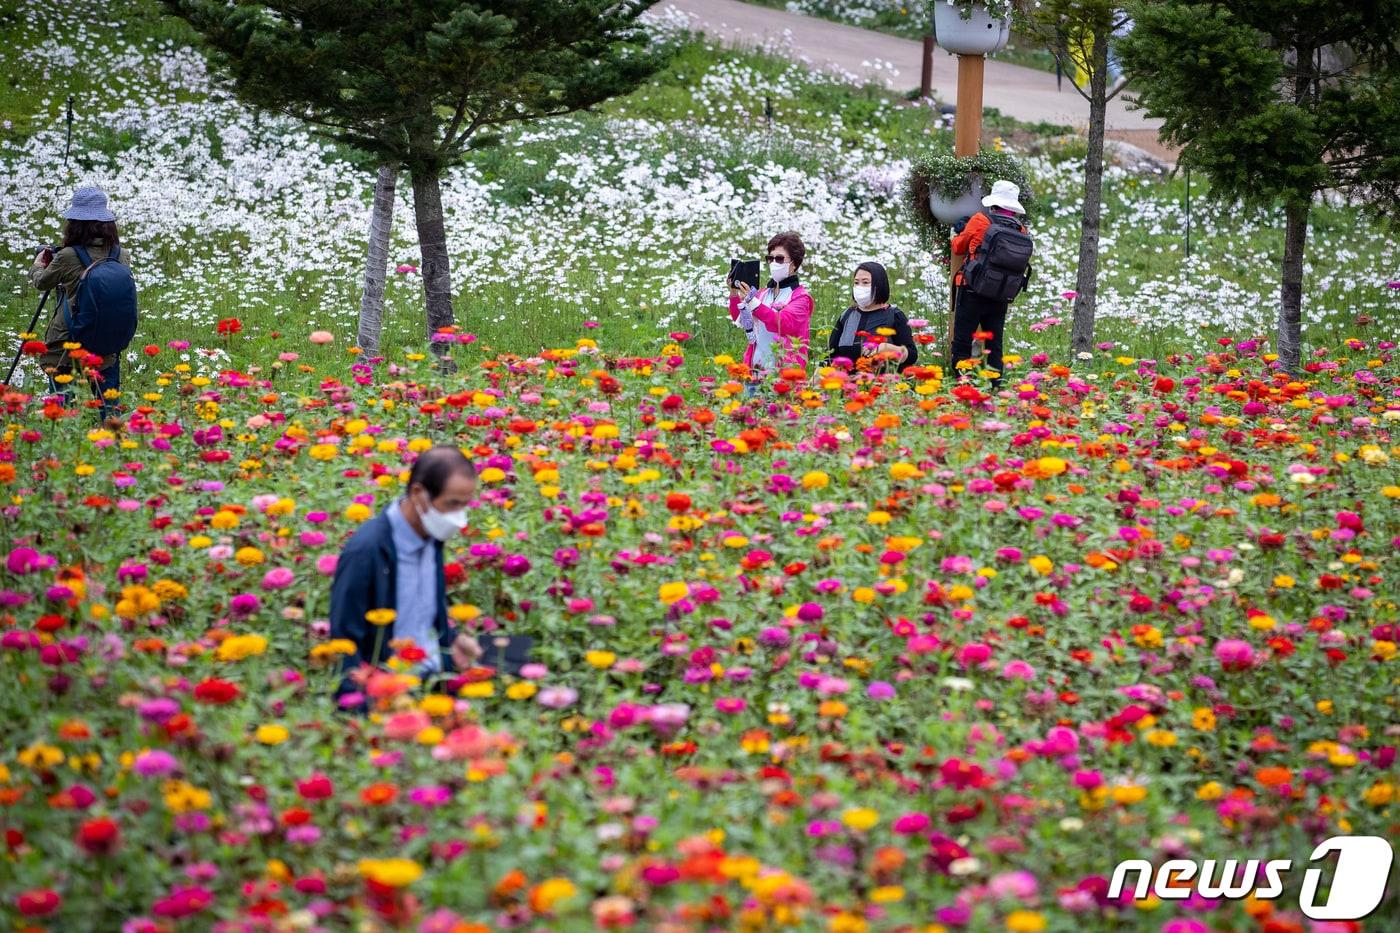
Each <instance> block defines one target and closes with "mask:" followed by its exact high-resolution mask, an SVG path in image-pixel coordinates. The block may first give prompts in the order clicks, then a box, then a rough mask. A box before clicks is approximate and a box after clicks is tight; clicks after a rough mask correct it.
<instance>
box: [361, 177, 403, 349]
mask: <svg viewBox="0 0 1400 933" xmlns="http://www.w3.org/2000/svg"><path fill="white" fill-rule="evenodd" d="M398 174H399V169H398V166H397V165H393V164H391V163H388V162H386V163H384V164H383V165H381V166H379V176H378V177H377V178H376V179H375V181H374V210H373V212H372V213H371V214H370V218H369V254H368V255H367V256H366V257H365V290H364V292H363V293H362V294H361V295H360V333H359V344H360V349H362V350H364V351H365V353H366V354H368V355H369V356H375V355H377V354H378V353H379V332H380V329H381V328H382V326H383V323H384V277H385V275H386V274H387V270H388V266H389V234H390V232H391V228H392V226H393V221H394V188H395V186H396V185H397V184H398Z"/></svg>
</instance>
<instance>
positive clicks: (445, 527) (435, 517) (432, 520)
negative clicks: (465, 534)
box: [418, 500, 467, 541]
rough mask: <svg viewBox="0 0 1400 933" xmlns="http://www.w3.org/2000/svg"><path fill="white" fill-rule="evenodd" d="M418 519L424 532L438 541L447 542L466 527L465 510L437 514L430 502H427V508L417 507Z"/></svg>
mask: <svg viewBox="0 0 1400 933" xmlns="http://www.w3.org/2000/svg"><path fill="white" fill-rule="evenodd" d="M418 519H419V521H421V522H422V523H423V530H424V531H426V532H427V533H428V534H430V535H432V536H433V537H434V538H436V539H437V540H439V541H447V540H449V539H450V538H451V537H452V536H453V535H455V534H456V533H457V532H459V531H461V530H462V529H463V528H465V527H467V510H466V509H458V510H457V511H455V512H439V511H438V510H437V509H435V508H433V505H432V501H431V500H429V502H428V505H427V506H419V507H418Z"/></svg>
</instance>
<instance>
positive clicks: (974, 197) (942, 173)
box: [904, 150, 1037, 259]
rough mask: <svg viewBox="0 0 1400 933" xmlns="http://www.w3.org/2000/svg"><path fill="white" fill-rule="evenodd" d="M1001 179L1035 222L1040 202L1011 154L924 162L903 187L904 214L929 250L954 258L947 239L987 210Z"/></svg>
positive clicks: (936, 156) (933, 157)
mask: <svg viewBox="0 0 1400 933" xmlns="http://www.w3.org/2000/svg"><path fill="white" fill-rule="evenodd" d="M998 179H1004V180H1006V181H1010V182H1014V183H1015V184H1016V185H1018V186H1019V187H1020V189H1021V204H1022V205H1023V206H1024V207H1025V209H1026V217H1027V218H1028V219H1034V217H1035V213H1036V206H1037V205H1036V198H1035V193H1034V191H1033V190H1032V185H1031V180H1030V178H1029V177H1028V176H1027V175H1026V169H1025V166H1024V165H1022V164H1021V160H1020V159H1017V158H1016V157H1015V156H1013V155H1011V154H1010V153H1007V152H997V151H995V150H992V151H988V152H979V153H978V154H977V155H975V156H955V155H953V154H951V153H947V152H940V153H933V154H930V155H924V156H919V157H918V158H916V159H915V160H914V162H913V164H912V165H911V166H910V168H909V177H908V178H907V179H906V180H905V183H904V197H905V208H906V209H907V210H908V211H909V214H910V216H911V218H912V219H913V221H914V226H915V227H916V228H917V229H918V231H919V236H920V239H921V241H922V242H923V245H924V246H925V248H929V249H934V250H937V251H938V252H939V253H940V254H941V255H942V256H943V257H944V258H945V259H946V258H947V257H948V255H949V245H948V238H949V236H950V235H951V234H952V227H953V224H954V223H956V222H957V221H958V220H961V219H962V218H964V217H968V216H971V215H972V214H974V213H976V212H977V211H980V210H982V198H983V197H985V196H986V193H987V192H988V191H990V190H991V189H992V182H994V181H997V180H998Z"/></svg>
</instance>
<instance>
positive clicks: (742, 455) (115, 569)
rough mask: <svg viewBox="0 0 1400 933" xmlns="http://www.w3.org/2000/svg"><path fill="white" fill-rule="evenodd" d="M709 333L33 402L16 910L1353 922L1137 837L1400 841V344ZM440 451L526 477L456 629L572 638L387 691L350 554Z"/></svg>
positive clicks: (15, 680) (626, 921)
mask: <svg viewBox="0 0 1400 933" xmlns="http://www.w3.org/2000/svg"><path fill="white" fill-rule="evenodd" d="M686 337H687V335H685V334H680V333H677V334H673V335H672V338H671V342H670V343H669V344H668V345H665V346H661V345H657V346H656V347H655V348H654V349H653V350H652V351H651V352H649V353H647V354H646V355H641V356H637V355H630V356H629V355H620V354H616V353H613V352H611V351H610V350H609V348H607V347H606V346H601V347H600V346H598V345H597V344H596V343H595V342H594V341H593V340H591V339H589V338H587V337H580V338H579V339H578V341H577V343H576V345H575V346H573V347H567V348H562V349H557V350H552V351H548V352H544V353H541V354H539V355H537V356H533V357H515V356H501V357H494V358H488V357H485V356H484V355H480V354H478V355H476V356H472V355H471V354H472V352H473V351H474V350H476V348H475V347H471V346H469V347H466V348H464V349H463V350H459V351H458V356H459V361H460V362H461V363H462V365H463V369H462V372H461V373H460V374H459V375H458V376H455V377H453V379H452V381H451V382H450V384H445V383H444V380H443V379H442V377H440V376H437V375H435V373H434V371H433V370H432V369H431V368H430V362H429V361H428V360H424V359H423V358H422V356H421V355H419V354H414V355H412V356H413V357H416V358H409V359H406V360H405V361H403V362H402V363H393V362H388V361H384V360H366V359H363V358H362V357H356V356H354V355H353V354H349V355H340V354H343V353H344V351H343V349H342V350H341V351H339V354H337V353H336V352H335V350H334V346H333V345H323V346H321V347H315V348H314V349H313V350H312V351H310V352H308V353H307V355H306V356H304V357H302V358H301V359H299V360H297V361H296V362H295V363H288V362H285V361H280V360H272V361H262V362H261V363H260V364H258V363H254V364H250V365H247V366H245V367H243V368H242V369H227V370H223V371H221V372H217V373H215V374H212V375H209V376H205V375H200V374H198V373H196V372H194V371H192V370H191V368H190V367H189V366H188V365H187V364H183V363H175V364H172V365H170V366H169V367H168V369H167V370H165V371H164V373H163V374H162V375H161V376H160V377H159V378H158V379H157V380H156V383H155V384H154V385H153V386H152V387H151V389H152V391H150V392H149V393H146V394H145V395H144V396H143V398H142V399H138V400H136V401H135V402H134V407H133V410H132V411H131V413H130V415H129V417H128V418H127V420H126V421H125V423H124V427H123V430H122V431H121V432H120V433H117V434H114V433H112V432H111V431H109V430H106V429H95V428H94V427H93V422H92V419H91V417H90V415H89V413H88V412H87V411H85V410H83V409H82V408H80V407H75V408H72V409H68V410H64V409H62V408H60V407H59V406H58V405H57V404H55V403H53V402H45V401H43V400H42V398H41V397H36V396H30V395H26V394H23V393H20V392H18V391H12V392H10V393H9V394H7V395H6V396H5V397H4V399H3V403H4V405H5V431H4V434H3V447H0V459H3V461H4V462H3V463H0V481H3V482H4V485H5V492H6V503H5V507H4V523H5V538H6V541H7V545H6V553H5V556H4V566H3V571H0V574H3V576H2V577H0V605H2V606H3V609H2V610H0V613H2V614H0V631H2V632H3V634H2V635H0V685H3V689H0V706H2V707H3V712H4V715H5V717H6V719H7V721H8V722H9V723H10V726H9V730H8V733H7V742H6V750H5V752H4V755H3V758H0V761H3V765H0V824H3V827H4V830H5V851H4V857H3V861H2V862H0V865H3V869H4V876H5V878H6V879H7V880H6V881H5V884H4V889H5V901H4V903H3V906H2V907H0V910H3V911H4V913H5V914H6V915H7V917H8V918H9V919H10V921H11V922H12V923H14V924H16V925H18V926H19V927H23V928H29V929H52V930H71V929H117V928H123V929H126V930H139V931H147V930H152V931H153V930H194V929H219V930H260V929H327V930H329V929H345V928H352V927H357V928H369V929H383V928H407V929H418V930H431V931H445V930H454V931H460V930H486V929H512V928H520V929H531V930H534V929H542V930H585V929H595V928H602V929H621V928H635V929H653V930H677V931H678V930H711V929H747V930H760V929H779V928H794V929H830V930H843V931H853V930H867V929H869V930H949V931H953V930H1002V929H1005V930H1010V931H1013V933H1025V931H1037V930H1072V929H1096V930H1097V929H1104V930H1164V931H1171V933H1187V931H1207V930H1239V931H1246V930H1250V931H1252V930H1268V931H1274V933H1281V931H1287V930H1308V929H1311V930H1313V931H1320V930H1326V931H1329V933H1332V931H1334V930H1340V929H1343V928H1345V929H1349V930H1350V929H1356V928H1357V926H1356V925H1355V924H1352V925H1338V924H1331V925H1329V924H1325V923H1323V924H1313V925H1311V926H1309V925H1308V924H1307V922H1306V921H1305V920H1304V919H1303V918H1302V917H1301V915H1300V914H1299V913H1298V912H1297V909H1296V905H1297V894H1296V885H1293V886H1291V887H1290V889H1289V892H1288V893H1286V894H1285V895H1284V896H1283V897H1281V898H1279V899H1278V900H1276V901H1263V900H1244V901H1225V900H1213V901H1212V900H1206V899H1203V898H1201V897H1200V896H1199V895H1192V896H1191V897H1190V898H1189V899H1187V900H1178V901H1171V902H1168V901H1164V900H1161V899H1158V898H1156V897H1155V896H1149V897H1148V898H1147V899H1145V900H1141V901H1137V902H1133V901H1132V900H1131V897H1130V895H1124V896H1123V897H1121V898H1118V899H1110V898H1108V897H1107V887H1108V877H1109V875H1110V873H1111V872H1112V869H1113V866H1114V865H1115V864H1116V863H1117V862H1118V861H1119V860H1121V859H1125V858H1137V857H1142V858H1148V859H1150V860H1153V861H1154V862H1159V861H1161V860H1163V859H1166V858H1168V857H1185V858H1195V859H1203V858H1221V859H1223V858H1237V859H1240V860H1243V859H1246V858H1260V859H1270V858H1288V859H1293V860H1294V862H1295V864H1299V865H1301V864H1305V863H1306V861H1307V859H1308V856H1309V853H1310V851H1311V849H1312V847H1313V845H1314V844H1315V843H1316V842H1317V841H1319V840H1321V839H1323V838H1326V837H1328V836H1331V835H1335V834H1338V833H1352V834H1369V835H1380V836H1390V837H1393V836H1394V835H1395V832H1396V824H1397V803H1396V788H1395V783H1396V765H1395V754H1396V744H1397V736H1398V735H1400V730H1397V727H1396V726H1395V725H1394V723H1395V722H1396V715H1395V713H1396V709H1395V702H1396V701H1395V694H1396V691H1395V681H1396V668H1395V664H1396V663H1397V662H1396V660H1395V654H1396V643H1397V635H1398V634H1400V633H1397V609H1396V602H1395V588H1394V583H1393V579H1392V578H1393V576H1394V559H1393V552H1394V550H1395V548H1396V547H1397V546H1400V523H1397V521H1396V500H1397V499H1398V498H1400V466H1397V464H1398V463H1400V460H1398V459H1397V458H1398V457H1400V450H1397V447H1396V444H1395V435H1394V431H1395V428H1396V425H1397V423H1400V370H1398V369H1397V361H1396V359H1395V356H1394V346H1393V344H1392V343H1390V342H1381V343H1378V344H1375V345H1367V344H1363V343H1362V342H1360V341H1358V340H1353V341H1350V342H1348V343H1344V344H1342V345H1340V346H1339V347H1337V348H1336V350H1335V351H1334V352H1332V353H1329V354H1327V355H1326V357H1325V358H1323V359H1318V360H1315V361H1314V362H1313V363H1312V364H1310V367H1309V368H1310V370H1311V372H1310V373H1309V374H1308V377H1307V378H1306V380H1304V381H1292V380H1290V379H1289V378H1288V377H1287V376H1285V375H1282V374H1279V373H1277V372H1276V371H1274V370H1273V369H1272V368H1271V367H1270V366H1269V365H1268V363H1267V360H1266V357H1265V356H1263V355H1262V354H1261V351H1260V348H1259V347H1258V346H1257V345H1256V344H1255V343H1253V342H1249V341H1246V342H1241V343H1232V342H1230V341H1222V343H1225V344H1229V345H1226V346H1220V347H1218V348H1217V350H1216V351H1215V352H1213V353H1209V354H1202V355H1200V356H1195V357H1191V356H1186V357H1182V358H1180V359H1178V360H1177V361H1176V363H1175V365H1173V366H1172V367H1171V369H1170V370H1168V369H1166V368H1159V367H1158V366H1156V365H1154V364H1153V363H1152V362H1150V361H1145V360H1132V359H1129V358H1116V359H1115V358H1112V357H1108V356H1107V355H1104V356H1103V357H1102V358H1100V359H1097V360H1095V361H1094V362H1093V363H1092V364H1082V365H1079V366H1077V367H1076V368H1075V369H1074V370H1073V371H1071V370H1069V369H1068V368H1066V367H1064V366H1061V365H1057V364H1055V363H1053V362H1051V361H1049V360H1046V359H1042V358H1037V359H1035V360H1032V361H1030V365H1029V366H1028V367H1023V368H1022V371H1020V372H1019V373H1018V374H1017V375H1016V378H1015V379H1014V380H1013V381H1012V382H1011V383H1010V389H1011V391H1008V392H1004V393H1002V394H1000V395H989V394H987V393H986V392H984V391H982V390H981V389H979V388H976V387H975V385H968V384H952V383H949V382H944V381H943V380H941V379H940V378H939V377H940V371H939V369H938V368H937V367H932V366H930V367H926V368H916V369H914V370H911V371H910V372H909V373H907V374H906V376H905V378H904V379H903V380H902V381H896V377H893V376H885V377H876V376H872V375H870V374H867V373H852V374H840V373H836V372H832V371H826V372H825V373H824V374H822V375H819V376H818V377H817V378H815V379H813V380H811V381H809V382H801V381H798V380H797V379H796V378H795V377H796V376H797V375H798V374H796V373H789V374H787V376H786V378H784V379H783V380H781V381H779V382H778V383H777V384H776V386H775V387H774V388H773V391H772V392H771V393H770V394H768V395H767V396H760V397H758V398H757V399H753V400H746V399H745V398H744V396H743V392H742V391H741V384H740V381H739V380H738V379H737V378H736V377H735V370H734V368H733V364H732V361H730V360H728V359H727V358H724V357H721V358H718V359H715V358H711V357H708V356H705V355H701V354H693V353H687V350H686V339H685V338H686ZM152 351H154V352H153V357H152V363H153V364H154V365H156V366H157V367H159V365H160V363H161V360H162V358H163V356H164V355H165V354H166V353H167V352H169V351H168V350H167V349H166V348H160V347H153V348H152ZM317 353H319V354H322V355H321V356H319V357H317V356H315V354H317ZM313 362H314V364H313ZM1169 373H1170V374H1169ZM430 441H448V442H452V443H457V444H460V445H462V446H463V447H464V448H465V449H466V450H467V451H469V452H470V453H471V455H472V456H473V457H474V459H475V460H476V462H477V464H478V466H479V468H480V470H481V487H480V501H479V503H478V504H477V505H476V506H475V507H474V508H473V510H472V521H471V524H470V526H469V528H468V529H467V531H466V532H465V533H464V534H463V535H462V536H461V537H460V539H458V540H456V541H454V542H452V543H451V544H450V545H449V550H448V556H449V559H450V561H451V563H450V565H449V567H448V580H449V590H450V592H449V594H448V595H449V602H450V604H451V606H452V609H451V615H452V617H453V619H454V620H455V622H456V624H457V625H459V626H461V627H464V628H465V629H467V630H470V631H476V632H481V633H490V632H502V631H503V632H508V633H515V634H531V635H533V636H535V639H536V651H535V654H534V657H533V658H532V663H531V664H529V665H528V666H527V667H526V668H525V669H524V670H523V671H522V672H521V675H522V676H520V677H518V678H510V677H506V676H494V675H493V674H492V672H490V671H488V670H485V669H480V670H473V671H468V672H466V673H465V674H464V675H462V676H461V677H459V678H458V679H457V680H455V681H453V682H452V683H451V686H450V688H449V689H447V690H445V691H438V692H423V691H421V690H419V689H417V688H416V684H415V681H414V679H413V678H412V677H409V676H408V675H406V674H404V673H402V669H404V668H408V667H409V666H411V663H412V661H413V660H414V658H413V656H412V654H413V651H414V650H416V649H414V648H412V647H405V648H404V649H403V650H402V651H401V653H400V657H399V658H398V659H397V660H396V662H395V663H396V664H401V668H400V670H399V671H395V670H387V671H383V672H380V673H378V674H376V675H374V676H373V677H371V678H370V679H369V680H368V681H367V682H366V684H365V686H364V692H365V694H366V695H367V696H368V697H369V698H370V701H371V703H372V705H373V707H374V710H373V712H372V713H371V714H370V715H369V716H367V717H358V716H354V715H348V714H343V713H340V712H338V711H337V709H336V708H335V706H334V701H333V699H332V691H333V686H334V683H335V681H336V679H337V674H336V666H337V661H338V657H339V655H340V654H341V653H343V652H344V651H346V650H347V647H348V646H347V645H345V644H341V643H338V642H336V641H334V640H331V639H329V637H328V633H327V630H326V623H325V621H324V619H325V617H326V611H327V599H328V593H329V583H330V575H331V574H332V573H333V571H334V567H335V562H336V555H337V551H338V547H339V546H340V544H341V543H342V542H343V541H344V539H345V538H346V537H347V536H348V535H349V534H350V533H351V532H353V530H354V529H355V527H356V526H357V524H358V523H359V522H361V521H364V520H365V519H366V518H367V517H368V516H369V515H371V514H372V513H373V512H375V511H377V510H379V509H382V508H385V507H386V506H387V505H388V504H389V503H390V502H391V501H392V500H393V497H394V496H395V495H396V494H397V492H398V491H399V489H400V488H401V483H402V481H403V478H404V477H405V476H406V466H407V465H408V464H409V463H410V462H411V461H412V458H413V457H414V456H415V452H417V451H421V450H423V449H425V448H426V446H427V445H428V444H429V443H430ZM1295 881H1296V879H1295ZM1395 904H1396V902H1395V899H1394V895H1393V893H1392V895H1391V897H1390V899H1389V900H1387V901H1386V902H1385V904H1383V905H1382V907H1381V909H1380V911H1379V912H1378V913H1377V915H1376V916H1375V917H1374V918H1373V919H1372V920H1368V921H1366V923H1365V929H1367V930H1370V929H1377V930H1380V929H1385V928H1386V923H1387V920H1386V918H1387V917H1389V918H1391V919H1392V920H1393V918H1394V917H1395V916H1396V914H1395V909H1396V908H1395ZM366 925H367V927H366Z"/></svg>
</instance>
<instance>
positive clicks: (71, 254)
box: [29, 240, 131, 372]
mask: <svg viewBox="0 0 1400 933" xmlns="http://www.w3.org/2000/svg"><path fill="white" fill-rule="evenodd" d="M86 249H87V251H88V255H89V256H91V257H92V260H93V262H96V261H97V260H99V259H104V258H106V256H107V253H108V247H107V244H106V243H104V242H102V241H101V240H97V241H95V242H94V243H92V244H91V245H89V246H87V247H86ZM117 262H119V263H121V264H122V265H124V266H130V265H131V251H130V250H127V249H121V248H119V252H118V253H117ZM83 269H84V266H83V261H82V260H81V259H79V258H78V251H77V250H75V249H73V247H71V246H65V247H64V248H63V249H61V250H59V251H58V252H56V253H54V257H53V261H52V262H50V263H49V264H48V266H47V267H45V266H41V265H39V263H38V262H37V261H36V262H35V263H34V266H33V268H31V269H30V270H29V281H30V282H31V283H33V285H34V287H35V288H37V289H39V291H41V292H42V291H48V290H49V289H53V290H54V293H53V294H52V295H51V296H49V304H50V305H51V306H52V308H53V313H52V314H51V315H50V317H49V321H48V326H47V327H46V328H45V329H44V343H45V344H46V345H47V346H48V350H46V351H45V352H44V355H43V356H41V357H40V358H39V365H40V366H42V367H43V368H44V369H53V370H54V371H56V372H68V371H69V370H70V369H71V368H72V366H71V365H70V364H69V362H68V354H67V353H66V352H64V349H63V345H64V344H65V343H67V342H68V321H67V320H66V319H65V318H64V316H63V302H61V301H59V300H58V299H59V296H60V295H62V296H63V297H64V298H67V299H68V301H69V302H70V303H71V302H72V301H73V295H74V293H75V292H77V290H78V280H79V279H81V278H82V277H83ZM116 358H117V355H116V354H115V353H114V354H112V355H111V356H109V357H104V358H103V360H102V366H103V367H106V366H110V365H111V364H112V362H113V361H114V360H116Z"/></svg>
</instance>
